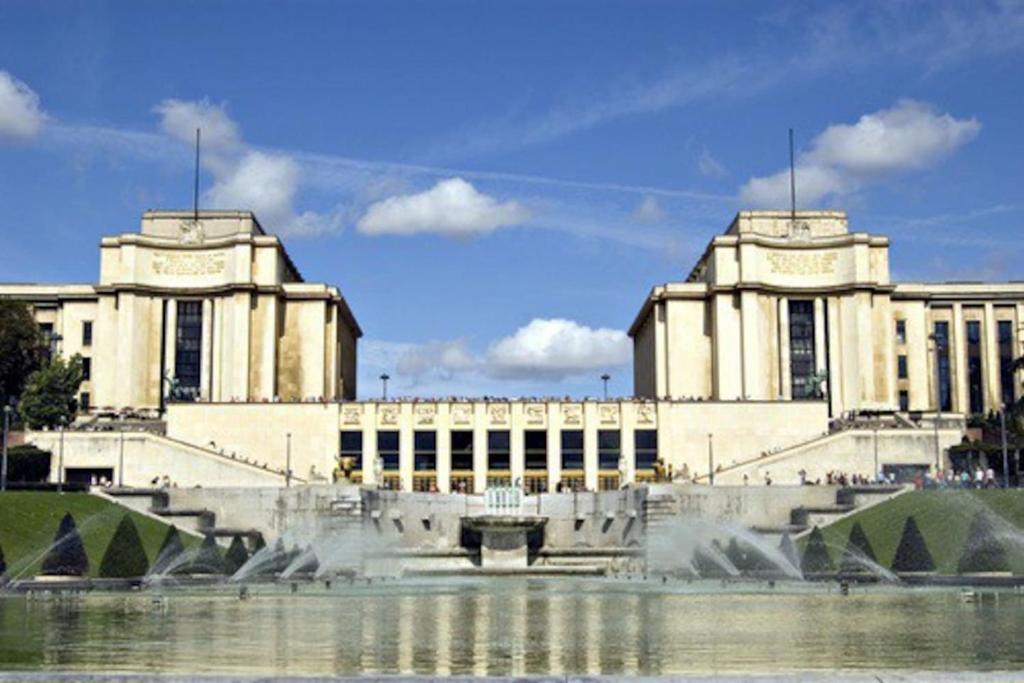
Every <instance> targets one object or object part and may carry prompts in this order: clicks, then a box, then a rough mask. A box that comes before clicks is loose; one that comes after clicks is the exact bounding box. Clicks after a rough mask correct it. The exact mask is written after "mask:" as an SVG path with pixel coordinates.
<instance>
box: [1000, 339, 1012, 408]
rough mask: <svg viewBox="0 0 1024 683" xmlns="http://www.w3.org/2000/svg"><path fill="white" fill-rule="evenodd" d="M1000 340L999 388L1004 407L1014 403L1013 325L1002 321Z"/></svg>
mask: <svg viewBox="0 0 1024 683" xmlns="http://www.w3.org/2000/svg"><path fill="white" fill-rule="evenodd" d="M997 325H998V338H999V387H1000V398H1001V399H1002V401H1003V406H1008V405H1010V404H1011V403H1013V323H1011V322H1010V321H1009V320H1000V321H999V322H998V323H997Z"/></svg>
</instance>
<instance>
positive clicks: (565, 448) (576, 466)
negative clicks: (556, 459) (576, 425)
mask: <svg viewBox="0 0 1024 683" xmlns="http://www.w3.org/2000/svg"><path fill="white" fill-rule="evenodd" d="M562 469H563V470H582V469H583V430H580V429H565V430H562Z"/></svg>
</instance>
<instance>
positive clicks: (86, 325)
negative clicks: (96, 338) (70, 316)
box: [82, 320, 92, 346]
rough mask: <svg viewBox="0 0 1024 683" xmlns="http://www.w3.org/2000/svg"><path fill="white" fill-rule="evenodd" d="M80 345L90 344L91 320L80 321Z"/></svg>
mask: <svg viewBox="0 0 1024 683" xmlns="http://www.w3.org/2000/svg"><path fill="white" fill-rule="evenodd" d="M82 346H92V321H91V320H84V321H82Z"/></svg>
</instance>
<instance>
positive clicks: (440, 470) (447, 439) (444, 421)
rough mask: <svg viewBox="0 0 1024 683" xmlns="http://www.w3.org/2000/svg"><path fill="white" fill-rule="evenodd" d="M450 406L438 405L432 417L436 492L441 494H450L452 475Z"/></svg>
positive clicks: (446, 404)
mask: <svg viewBox="0 0 1024 683" xmlns="http://www.w3.org/2000/svg"><path fill="white" fill-rule="evenodd" d="M450 408H451V406H450V404H448V403H438V404H437V412H436V413H435V417H434V425H435V427H434V428H435V429H436V430H437V490H438V491H440V492H441V493H450V492H451V490H452V487H451V475H452V430H451V419H450V417H451V410H450Z"/></svg>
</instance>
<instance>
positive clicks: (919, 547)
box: [892, 515, 935, 572]
mask: <svg viewBox="0 0 1024 683" xmlns="http://www.w3.org/2000/svg"><path fill="white" fill-rule="evenodd" d="M892 570H893V571H894V572H933V571H935V560H933V559H932V554H931V553H930V552H928V545H927V544H926V543H925V542H924V536H922V535H921V531H920V529H918V528H917V520H916V519H914V517H913V515H911V516H910V517H907V521H906V522H904V523H903V535H902V536H900V544H899V546H897V548H896V555H895V556H894V557H893V558H892Z"/></svg>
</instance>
